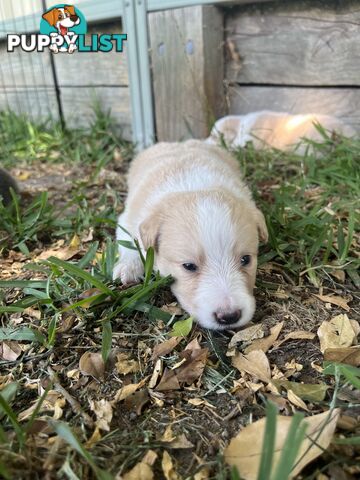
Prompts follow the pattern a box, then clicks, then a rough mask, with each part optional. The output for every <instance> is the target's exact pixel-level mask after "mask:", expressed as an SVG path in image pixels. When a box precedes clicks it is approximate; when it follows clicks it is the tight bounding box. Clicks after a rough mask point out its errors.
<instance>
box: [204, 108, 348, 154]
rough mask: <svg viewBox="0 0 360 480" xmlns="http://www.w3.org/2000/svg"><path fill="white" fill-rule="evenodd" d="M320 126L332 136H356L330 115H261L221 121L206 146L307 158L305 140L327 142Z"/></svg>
mask: <svg viewBox="0 0 360 480" xmlns="http://www.w3.org/2000/svg"><path fill="white" fill-rule="evenodd" d="M319 124H320V125H321V127H322V128H324V129H325V130H326V131H327V133H328V134H330V135H331V134H332V133H333V132H336V133H339V134H341V135H344V136H346V137H352V136H353V135H355V130H354V129H353V128H352V127H350V126H349V125H345V124H344V123H343V122H342V121H341V120H339V119H338V118H336V117H333V116H330V115H318V114H307V115H290V114H289V113H283V112H271V111H261V112H254V113H249V114H247V115H229V116H227V117H223V118H220V119H219V120H217V122H216V123H215V125H214V127H213V129H212V131H211V134H210V137H209V138H208V139H207V140H206V142H207V143H211V144H218V143H220V142H221V140H223V141H224V142H225V144H226V145H227V146H229V147H245V145H246V144H247V143H248V142H252V143H253V145H254V148H255V149H256V150H261V149H264V148H277V149H278V150H283V151H291V150H294V151H296V153H298V154H299V155H304V154H305V152H306V150H307V149H308V148H309V146H308V144H306V143H303V142H301V140H302V139H303V138H308V139H309V140H314V141H316V142H322V141H324V137H323V136H322V135H321V133H320V132H319V130H318V128H316V125H319Z"/></svg>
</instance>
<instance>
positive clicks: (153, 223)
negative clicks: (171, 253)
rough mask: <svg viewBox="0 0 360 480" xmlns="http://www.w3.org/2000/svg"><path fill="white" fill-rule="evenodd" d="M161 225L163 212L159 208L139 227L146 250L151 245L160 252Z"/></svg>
mask: <svg viewBox="0 0 360 480" xmlns="http://www.w3.org/2000/svg"><path fill="white" fill-rule="evenodd" d="M160 227H161V213H160V212H159V211H158V210H155V211H154V212H153V213H152V214H151V215H149V216H148V217H147V218H146V219H145V220H144V221H143V222H142V223H141V225H140V227H139V231H140V238H141V242H142V244H143V247H144V249H145V250H147V249H148V248H149V247H153V248H154V250H155V252H156V253H157V252H158V250H159V240H160Z"/></svg>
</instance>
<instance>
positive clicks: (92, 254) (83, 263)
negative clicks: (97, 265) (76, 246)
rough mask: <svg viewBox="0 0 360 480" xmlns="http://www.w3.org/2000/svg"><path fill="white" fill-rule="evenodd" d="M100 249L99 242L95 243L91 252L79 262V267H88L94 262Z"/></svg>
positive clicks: (90, 249)
mask: <svg viewBox="0 0 360 480" xmlns="http://www.w3.org/2000/svg"><path fill="white" fill-rule="evenodd" d="M98 247H99V242H95V243H93V244H92V245H91V247H90V248H89V250H88V251H87V252H86V253H85V255H84V256H83V258H82V259H81V260H79V261H78V264H77V266H78V267H79V268H85V267H87V266H88V265H89V264H90V263H91V262H92V261H93V260H94V258H95V255H96V252H97V249H98Z"/></svg>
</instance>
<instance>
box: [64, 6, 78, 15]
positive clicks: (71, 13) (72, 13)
mask: <svg viewBox="0 0 360 480" xmlns="http://www.w3.org/2000/svg"><path fill="white" fill-rule="evenodd" d="M65 10H67V11H68V12H69V13H70V15H76V13H75V7H74V5H65Z"/></svg>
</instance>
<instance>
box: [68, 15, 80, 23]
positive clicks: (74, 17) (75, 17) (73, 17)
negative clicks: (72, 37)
mask: <svg viewBox="0 0 360 480" xmlns="http://www.w3.org/2000/svg"><path fill="white" fill-rule="evenodd" d="M78 18H79V17H78V16H77V15H71V16H70V20H71V21H72V22H77V20H78Z"/></svg>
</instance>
